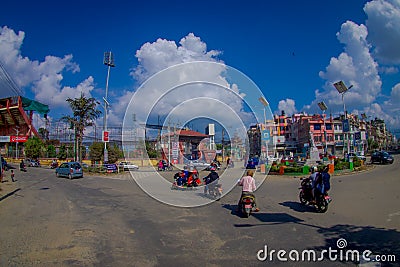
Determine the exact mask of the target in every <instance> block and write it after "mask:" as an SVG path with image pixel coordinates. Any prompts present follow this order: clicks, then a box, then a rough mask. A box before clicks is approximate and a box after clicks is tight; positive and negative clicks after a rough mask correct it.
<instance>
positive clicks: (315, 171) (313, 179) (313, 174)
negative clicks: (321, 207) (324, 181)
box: [309, 166, 319, 204]
mask: <svg viewBox="0 0 400 267" xmlns="http://www.w3.org/2000/svg"><path fill="white" fill-rule="evenodd" d="M318 175H319V172H318V168H317V167H316V166H312V167H311V175H310V177H309V179H310V181H311V188H312V189H311V196H312V200H311V204H315V186H316V182H317V177H318Z"/></svg>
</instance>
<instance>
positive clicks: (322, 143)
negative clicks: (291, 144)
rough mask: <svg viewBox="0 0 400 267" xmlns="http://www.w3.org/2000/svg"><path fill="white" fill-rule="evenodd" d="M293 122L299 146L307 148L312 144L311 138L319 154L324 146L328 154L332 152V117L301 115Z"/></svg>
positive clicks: (333, 145) (333, 147) (323, 149)
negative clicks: (295, 125) (295, 124)
mask: <svg viewBox="0 0 400 267" xmlns="http://www.w3.org/2000/svg"><path fill="white" fill-rule="evenodd" d="M295 123H297V127H296V128H297V134H298V138H297V139H298V146H299V148H302V147H303V148H309V147H310V146H311V145H312V144H311V142H310V138H313V140H314V144H315V145H316V147H317V148H318V150H319V151H320V153H321V154H323V153H324V152H325V147H326V148H327V153H328V154H333V152H334V149H335V141H334V136H335V134H334V127H333V119H332V117H329V118H326V116H325V117H322V115H319V114H318V115H301V116H300V117H298V118H297V121H296V122H295ZM325 136H326V137H325Z"/></svg>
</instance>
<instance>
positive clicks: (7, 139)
mask: <svg viewBox="0 0 400 267" xmlns="http://www.w3.org/2000/svg"><path fill="white" fill-rule="evenodd" d="M8 142H10V137H9V136H0V143H8Z"/></svg>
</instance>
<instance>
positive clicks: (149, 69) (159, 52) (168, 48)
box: [131, 33, 221, 82]
mask: <svg viewBox="0 0 400 267" xmlns="http://www.w3.org/2000/svg"><path fill="white" fill-rule="evenodd" d="M179 44H180V45H179V46H178V45H177V44H176V43H175V41H168V40H166V39H161V38H159V39H157V41H156V42H153V43H149V42H147V43H145V44H144V45H142V47H141V48H140V49H139V50H137V51H136V57H137V59H138V62H139V65H138V66H137V67H136V68H135V69H133V70H132V72H131V75H132V76H133V77H134V78H135V79H136V80H137V81H139V82H143V81H145V80H146V79H147V78H149V77H150V76H151V75H153V74H155V73H157V72H159V71H161V70H163V69H165V68H167V67H170V66H173V65H176V64H179V63H185V62H192V61H218V62H220V61H219V60H217V59H216V57H217V56H218V55H219V54H220V53H221V52H220V51H217V50H211V51H207V45H206V43H204V42H203V41H202V40H201V39H200V38H199V37H197V36H195V35H194V34H193V33H189V34H188V35H187V36H185V37H184V38H182V39H181V40H180V42H179Z"/></svg>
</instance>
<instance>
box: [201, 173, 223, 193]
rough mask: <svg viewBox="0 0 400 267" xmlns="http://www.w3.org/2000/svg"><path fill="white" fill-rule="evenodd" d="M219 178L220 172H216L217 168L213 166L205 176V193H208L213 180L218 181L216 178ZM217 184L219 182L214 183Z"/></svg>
mask: <svg viewBox="0 0 400 267" xmlns="http://www.w3.org/2000/svg"><path fill="white" fill-rule="evenodd" d="M218 179H219V175H218V173H217V172H216V169H215V168H214V167H212V168H211V169H210V173H209V174H208V175H207V176H206V177H204V178H203V180H204V183H205V186H204V194H207V192H208V187H209V184H211V183H212V182H214V181H216V180H218ZM215 184H217V182H216V183H214V184H213V185H215Z"/></svg>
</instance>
